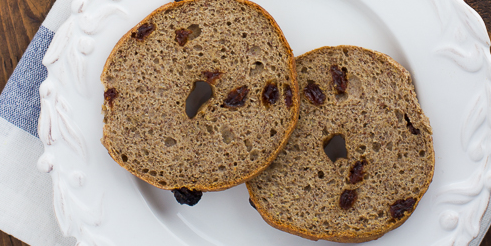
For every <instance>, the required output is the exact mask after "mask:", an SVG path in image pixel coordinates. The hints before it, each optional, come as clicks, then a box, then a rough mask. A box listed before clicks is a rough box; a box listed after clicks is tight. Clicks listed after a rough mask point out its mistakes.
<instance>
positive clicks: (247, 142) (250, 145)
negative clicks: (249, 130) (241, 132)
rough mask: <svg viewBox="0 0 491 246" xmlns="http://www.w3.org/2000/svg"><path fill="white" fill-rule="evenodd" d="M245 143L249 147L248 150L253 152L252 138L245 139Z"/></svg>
mask: <svg viewBox="0 0 491 246" xmlns="http://www.w3.org/2000/svg"><path fill="white" fill-rule="evenodd" d="M244 144H245V146H246V148H247V152H251V150H252V143H251V140H249V139H246V140H244Z"/></svg>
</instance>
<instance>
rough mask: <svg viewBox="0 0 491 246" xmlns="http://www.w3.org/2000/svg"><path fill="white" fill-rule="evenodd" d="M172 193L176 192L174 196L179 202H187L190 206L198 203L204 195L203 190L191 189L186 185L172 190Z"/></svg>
mask: <svg viewBox="0 0 491 246" xmlns="http://www.w3.org/2000/svg"><path fill="white" fill-rule="evenodd" d="M172 193H174V197H175V198H176V200H177V202H178V203H179V204H181V205H183V204H186V205H189V206H194V205H196V204H197V203H198V202H199V200H200V199H201V196H203V192H201V191H199V190H189V189H188V188H185V187H183V188H179V189H175V190H172Z"/></svg>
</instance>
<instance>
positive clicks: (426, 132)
mask: <svg viewBox="0 0 491 246" xmlns="http://www.w3.org/2000/svg"><path fill="white" fill-rule="evenodd" d="M296 65H297V72H298V83H299V87H300V90H301V91H303V93H302V95H301V98H302V104H301V106H300V119H299V120H298V125H297V128H296V129H295V131H294V132H293V134H292V137H291V138H290V140H289V142H288V144H287V146H286V147H285V149H284V151H282V152H281V153H280V154H279V155H278V157H277V159H276V160H275V161H274V162H273V163H272V164H271V166H270V167H268V168H267V169H266V170H265V171H263V172H262V173H261V174H259V175H258V176H257V177H256V178H254V179H252V180H250V181H248V182H247V188H248V189H249V194H250V197H251V201H252V203H253V204H255V205H256V207H257V210H258V212H259V213H260V214H261V216H262V217H263V218H264V219H265V220H266V221H267V222H268V223H269V224H271V225H272V226H274V227H276V228H278V229H281V230H284V231H287V232H290V233H293V234H296V235H300V236H302V237H306V238H309V239H313V240H317V239H325V240H330V241H337V242H365V241H368V240H373V239H376V238H378V237H380V236H382V235H383V234H384V233H386V232H388V231H390V230H392V229H394V228H396V227H398V226H399V225H401V224H402V223H403V222H404V221H405V220H406V219H407V218H408V217H409V215H410V214H411V213H412V212H413V211H414V209H415V208H416V206H417V204H418V202H419V201H420V199H421V197H422V196H423V194H424V193H425V192H426V190H427V189H428V186H429V184H430V182H431V180H432V176H433V170H434V161H435V160H434V158H435V157H434V152H433V140H432V137H431V133H432V131H431V127H430V124H429V120H428V118H427V117H426V116H425V115H424V114H423V111H422V110H421V108H420V106H419V103H418V100H417V98H416V93H415V90H414V86H413V84H412V82H411V77H410V75H409V72H408V71H407V70H406V69H404V68H403V67H402V66H401V65H399V64H398V63H397V62H395V61H394V60H393V59H392V58H390V57H388V56H386V55H384V54H381V53H379V52H375V51H372V50H368V49H364V48H360V47H354V46H338V47H323V48H320V49H317V50H314V51H311V52H309V53H307V54H305V55H302V56H300V57H297V58H296ZM344 151H345V152H344ZM328 155H329V156H328Z"/></svg>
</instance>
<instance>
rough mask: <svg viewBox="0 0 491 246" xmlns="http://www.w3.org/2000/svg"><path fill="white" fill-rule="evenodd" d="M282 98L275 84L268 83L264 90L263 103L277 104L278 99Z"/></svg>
mask: <svg viewBox="0 0 491 246" xmlns="http://www.w3.org/2000/svg"><path fill="white" fill-rule="evenodd" d="M279 97H280V92H279V90H278V87H277V86H276V85H275V84H273V83H268V84H267V85H266V87H264V90H263V96H262V99H263V103H264V104H270V105H272V104H275V103H276V101H277V100H278V98H279Z"/></svg>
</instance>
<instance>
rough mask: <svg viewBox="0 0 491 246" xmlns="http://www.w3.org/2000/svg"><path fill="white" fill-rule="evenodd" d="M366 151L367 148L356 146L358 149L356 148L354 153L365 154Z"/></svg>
mask: <svg viewBox="0 0 491 246" xmlns="http://www.w3.org/2000/svg"><path fill="white" fill-rule="evenodd" d="M366 149H367V146H365V145H360V146H358V148H356V152H358V153H360V154H363V153H365V151H366Z"/></svg>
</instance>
